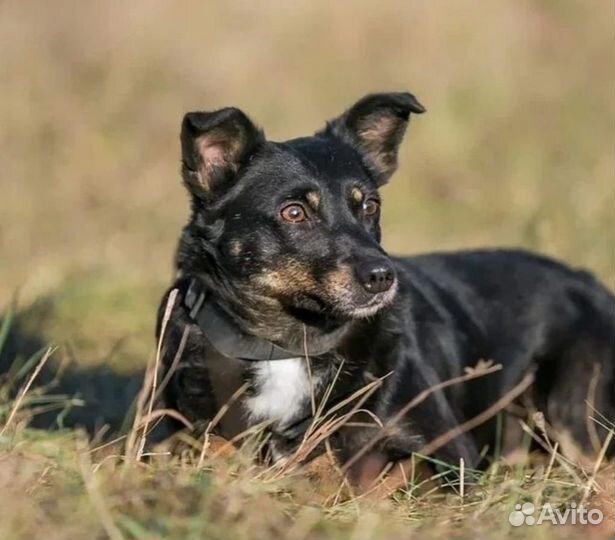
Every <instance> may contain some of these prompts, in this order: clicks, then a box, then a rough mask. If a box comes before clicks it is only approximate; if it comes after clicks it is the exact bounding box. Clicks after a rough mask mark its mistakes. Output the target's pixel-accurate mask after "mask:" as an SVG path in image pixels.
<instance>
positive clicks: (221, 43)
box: [0, 0, 615, 539]
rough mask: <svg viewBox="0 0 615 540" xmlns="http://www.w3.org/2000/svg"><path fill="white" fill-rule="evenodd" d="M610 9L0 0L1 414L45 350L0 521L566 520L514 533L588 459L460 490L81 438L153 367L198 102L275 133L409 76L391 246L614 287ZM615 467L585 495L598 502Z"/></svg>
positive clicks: (6, 434)
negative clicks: (517, 507)
mask: <svg viewBox="0 0 615 540" xmlns="http://www.w3.org/2000/svg"><path fill="white" fill-rule="evenodd" d="M612 11H613V10H612V6H611V5H610V3H608V2H597V3H595V4H592V6H591V7H589V6H586V5H585V4H583V3H579V2H573V1H572V0H559V1H558V2H548V1H545V2H529V1H520V2H509V3H498V2H480V1H478V0H464V1H458V2H446V3H442V2H424V1H416V2H406V1H403V0H393V1H391V2H387V3H379V4H378V5H376V4H368V3H356V2H353V3H349V2H343V1H342V2H335V3H331V2H325V1H324V0H316V1H308V0H298V1H296V2H292V3H286V4H280V3H277V2H271V1H265V2H259V3H258V4H254V5H251V4H247V3H244V2H241V1H239V0H234V1H232V2H213V3H212V2H209V3H203V2H196V1H194V0H187V2H185V3H182V4H180V5H176V4H171V3H164V2H150V1H147V0H134V1H133V2H130V4H129V5H128V4H126V3H124V2H113V1H112V2H104V3H97V4H94V3H74V2H70V1H69V0H58V1H57V2H53V5H52V4H51V3H46V2H42V1H40V0H32V1H30V2H4V3H2V4H0V61H1V63H2V66H3V68H4V69H3V70H2V73H0V96H1V98H2V99H0V117H1V118H2V122H1V123H0V158H1V163H2V169H1V170H0V187H1V188H2V189H1V190H0V311H1V312H2V313H1V315H0V316H1V318H2V321H3V326H0V349H1V351H0V373H2V374H3V375H2V376H1V377H2V378H1V379H0V381H1V382H0V429H3V427H2V426H5V423H6V421H7V419H8V415H10V414H11V411H12V410H13V408H14V405H15V400H16V399H17V398H18V396H19V392H20V389H22V388H24V385H25V384H26V383H27V381H28V377H30V376H31V374H32V373H33V370H34V369H35V368H36V366H37V365H38V363H39V362H40V361H41V359H42V358H43V355H44V354H45V351H46V350H47V348H48V347H49V345H50V344H53V345H55V346H56V349H55V350H54V352H53V354H52V355H51V356H50V357H49V358H48V360H47V362H46V364H45V365H44V366H43V367H42V368H41V370H40V373H39V374H38V375H37V377H36V380H35V381H34V383H33V385H32V386H31V388H30V389H29V390H28V392H27V393H24V394H23V397H22V401H21V404H20V406H19V408H17V409H16V412H15V414H14V415H13V418H12V419H11V422H10V424H9V426H8V427H6V429H4V431H3V434H2V436H1V437H0V445H1V450H2V453H1V454H0V488H1V489H0V537H1V538H11V539H13V538H16V539H18V538H33V537H40V536H41V534H42V533H43V532H44V536H45V537H49V538H51V539H53V538H62V539H65V538H73V537H74V538H84V537H88V538H90V537H92V538H98V537H100V538H105V537H110V538H113V539H115V538H120V537H123V538H157V537H159V538H171V537H172V538H228V537H233V538H235V537H236V538H244V537H245V538H248V537H249V538H254V537H261V536H262V537H269V536H274V537H284V538H321V537H332V538H365V537H374V538H376V537H378V538H401V537H407V536H409V535H413V536H415V537H419V538H421V537H430V536H445V537H446V536H459V537H464V536H465V537H480V536H481V535H482V536H484V537H489V538H493V537H498V536H502V537H504V536H510V537H515V536H517V537H536V538H543V537H544V538H556V537H558V535H559V536H560V537H566V536H567V535H569V534H579V533H578V531H571V530H570V529H569V528H566V527H544V526H543V527H534V528H521V529H520V530H519V529H512V528H510V527H509V526H508V521H507V518H508V513H509V512H510V510H511V508H513V507H514V504H515V503H516V502H517V501H540V500H548V501H549V502H552V503H554V504H564V503H565V502H566V501H579V500H581V499H582V498H583V497H584V496H585V488H586V486H588V485H589V484H588V483H589V480H590V476H591V474H592V471H586V472H583V471H580V470H578V469H575V468H571V467H569V466H567V465H566V464H565V463H563V462H562V461H561V460H560V459H559V458H558V459H555V458H554V462H553V465H552V466H551V467H550V466H549V464H550V462H549V455H547V457H546V460H545V459H542V460H541V459H538V458H535V457H532V458H530V459H529V460H522V461H521V462H519V463H512V464H511V463H506V462H505V461H504V460H498V461H496V462H495V463H494V464H493V466H492V468H491V469H490V470H489V471H488V472H487V473H486V474H484V475H481V476H480V477H479V478H478V479H477V485H475V486H465V488H466V489H465V493H464V497H463V499H462V498H461V497H460V495H459V493H457V492H456V491H455V489H458V488H455V489H452V490H448V491H446V490H445V491H442V490H433V491H432V489H433V486H431V485H430V484H429V483H425V484H424V485H423V486H421V487H418V486H415V485H413V486H411V487H410V489H409V490H408V491H407V492H399V493H396V494H395V495H394V496H393V497H391V498H388V499H386V500H382V501H378V502H374V501H372V500H364V499H358V500H357V499H356V498H353V497H351V496H349V495H348V494H344V493H343V494H342V495H340V497H339V498H338V499H337V500H336V499H335V497H331V493H332V492H333V493H336V492H337V488H338V483H337V482H338V479H337V478H336V476H335V472H334V471H331V470H329V469H327V470H328V472H327V473H326V474H325V475H324V478H325V479H326V478H329V479H330V482H326V481H324V480H323V475H321V476H320V477H319V478H320V480H318V481H315V480H313V479H310V475H309V474H308V473H301V472H293V473H292V474H290V473H289V474H285V475H279V474H277V473H276V474H274V472H273V471H268V470H261V469H259V468H258V467H257V466H256V465H254V464H253V462H252V460H251V459H250V450H249V449H248V448H246V449H245V450H243V451H242V452H240V453H238V454H236V455H233V456H225V457H223V456H218V457H213V456H212V455H210V454H209V453H208V452H206V453H205V454H203V458H202V459H201V452H200V450H201V449H200V444H201V443H197V444H196V449H194V450H193V451H192V453H190V452H186V453H184V454H182V455H180V456H176V457H171V456H166V455H160V456H155V457H153V458H152V459H151V460H149V461H147V462H138V463H137V462H135V460H134V456H132V454H131V455H130V456H129V457H130V459H127V458H126V445H125V441H119V442H118V443H117V444H116V445H112V446H107V447H104V448H101V449H100V450H96V451H92V450H93V449H94V448H95V447H96V446H99V445H100V444H102V441H103V440H108V439H109V438H112V434H114V433H115V434H116V433H127V432H128V431H129V430H130V425H131V424H130V422H131V418H130V415H129V414H127V412H128V411H130V410H131V407H132V406H133V403H134V401H135V396H136V395H137V393H138V391H139V388H140V386H141V381H142V376H143V371H144V369H145V368H146V366H147V364H148V361H152V360H153V359H155V350H154V348H153V337H152V336H153V326H154V315H155V310H156V307H157V303H158V300H159V298H160V296H161V294H162V292H163V290H164V289H165V288H166V286H167V284H168V283H169V280H170V278H171V276H172V265H171V260H172V253H173V250H174V248H175V242H176V239H177V235H178V232H179V229H180V227H181V226H182V224H183V221H184V220H185V217H186V212H187V204H186V202H187V201H186V197H185V195H184V193H183V190H182V188H181V185H180V182H179V175H178V160H179V153H178V152H179V150H178V144H177V136H178V129H179V122H180V118H181V116H182V114H183V113H184V112H185V111H187V110H191V109H200V108H204V109H211V108H215V107H219V106H223V105H229V104H230V105H238V106H241V107H243V108H244V109H245V110H247V111H248V112H249V113H250V114H251V115H252V116H253V117H254V119H255V120H256V121H258V122H260V123H262V125H264V127H265V128H266V131H267V133H268V134H269V136H270V137H271V138H273V139H278V140H279V139H284V138H287V137H292V136H296V135H298V134H302V133H306V132H309V131H313V130H315V129H317V128H319V127H320V126H321V125H322V123H323V122H324V120H325V119H326V118H330V117H332V116H333V115H335V114H338V113H339V112H340V111H341V110H343V109H344V108H345V107H347V106H348V105H349V104H350V102H351V101H352V100H353V99H356V98H358V97H359V96H361V95H362V94H363V93H365V92H368V91H373V90H379V89H410V90H411V91H413V92H414V93H416V95H417V96H418V97H419V98H420V100H421V101H422V102H424V104H425V105H426V107H427V108H428V113H427V114H426V115H423V116H421V117H420V118H418V117H417V118H416V120H415V121H413V122H412V125H411V127H410V130H409V133H408V136H407V139H406V141H405V143H404V145H403V155H402V156H401V167H400V170H399V171H398V173H397V175H396V176H395V177H394V179H393V181H392V183H391V185H390V186H387V187H386V188H385V189H384V193H383V195H384V238H385V245H386V247H387V249H389V251H391V252H395V253H415V252H421V251H427V250H434V249H452V248H461V247H473V246H484V245H518V246H524V247H528V248H531V249H535V250H539V251H542V252H545V253H548V254H551V255H554V256H557V257H559V258H562V259H564V260H566V261H568V262H570V263H571V264H573V265H575V266H584V267H587V268H589V269H591V270H592V271H594V272H595V273H596V274H597V275H598V276H599V277H600V278H601V279H602V280H603V281H605V282H606V283H607V284H608V285H609V286H610V287H611V288H615V212H613V205H614V204H615V182H614V181H613V170H614V167H615V155H614V154H613V152H612V142H613V139H612V126H613V121H615V100H614V99H613V88H614V87H615V73H614V72H613V69H612V66H613V63H614V61H615V50H613V47H612V46H611V45H612V41H613V37H614V36H613V25H612V16H613V13H612ZM11 314H12V315H11ZM105 426H108V427H105ZM50 428H53V429H50ZM95 434H98V438H96V437H95ZM93 437H94V438H93ZM528 437H529V435H528ZM551 455H552V456H553V455H555V454H553V453H551ZM610 467H611V468H609V466H607V465H604V468H603V469H601V470H600V471H598V472H597V475H596V484H595V485H594V484H592V485H591V487H592V489H591V490H590V493H589V497H590V499H589V500H590V502H591V504H596V505H603V507H604V508H605V513H606V510H607V509H610V510H609V511H610V515H611V516H612V515H613V508H614V507H615V502H614V501H613V497H612V494H613V493H614V489H615V488H614V487H613V485H612V481H613V476H614V474H613V470H612V465H611V466H610ZM608 527H610V531H611V532H612V531H613V530H615V525H613V523H612V521H611V522H609V525H608ZM608 527H607V526H605V527H603V528H593V529H592V531H587V534H590V532H591V533H592V534H594V535H596V536H597V537H600V535H602V536H604V537H608V534H609V533H608ZM583 534H585V533H583Z"/></svg>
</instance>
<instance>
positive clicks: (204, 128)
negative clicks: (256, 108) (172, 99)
mask: <svg viewBox="0 0 615 540" xmlns="http://www.w3.org/2000/svg"><path fill="white" fill-rule="evenodd" d="M264 142H265V137H264V135H263V132H262V131H261V130H260V129H259V128H257V127H256V126H255V125H254V124H253V123H252V121H251V120H250V119H249V118H248V117H247V116H246V115H245V114H244V113H243V112H242V111H240V110H239V109H235V108H234V107H227V108H225V109H220V110H219V111H214V112H190V113H188V114H186V115H185V116H184V120H183V122H182V130H181V146H182V176H183V178H184V182H185V183H186V186H187V187H188V189H189V190H190V192H191V193H192V194H193V195H195V196H196V197H199V198H201V199H205V200H208V199H211V198H213V197H215V196H216V195H217V194H219V193H220V192H221V191H222V190H224V189H226V188H227V187H228V186H229V185H230V184H231V183H232V181H233V179H234V178H235V177H236V176H237V173H238V172H239V170H240V169H241V167H242V166H243V165H245V164H246V163H247V161H248V160H249V159H250V157H251V156H252V155H253V154H254V153H255V152H256V151H257V150H258V148H259V147H260V146H261V145H262V144H263V143H264Z"/></svg>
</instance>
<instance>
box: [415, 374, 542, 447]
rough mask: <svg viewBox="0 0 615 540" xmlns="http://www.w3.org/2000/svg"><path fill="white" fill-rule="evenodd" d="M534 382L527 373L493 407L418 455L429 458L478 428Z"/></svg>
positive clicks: (442, 437) (439, 438) (432, 442)
mask: <svg viewBox="0 0 615 540" xmlns="http://www.w3.org/2000/svg"><path fill="white" fill-rule="evenodd" d="M533 381H534V375H533V374H532V373H528V374H527V375H526V376H525V377H523V379H521V382H519V384H517V385H516V386H515V387H514V388H512V389H511V390H509V391H508V392H506V394H504V395H503V396H502V397H501V398H500V399H498V400H497V401H496V402H495V403H494V404H493V405H491V406H490V407H488V408H487V409H485V410H484V411H483V412H481V413H480V414H477V415H476V416H474V417H472V418H470V419H469V420H467V421H465V422H463V423H462V424H459V426H457V427H456V428H455V429H451V430H449V431H447V432H446V433H443V434H442V435H440V436H438V437H436V438H435V439H434V440H433V441H431V442H430V443H428V444H426V445H425V446H424V447H423V448H422V449H421V450H420V452H419V454H421V455H424V456H429V455H431V454H433V453H434V452H435V451H436V450H438V449H439V448H442V447H443V446H444V445H446V444H448V443H449V442H451V441H452V440H453V439H455V438H456V437H458V436H459V435H461V434H462V433H465V432H467V431H471V430H472V429H474V428H475V427H478V426H480V425H481V424H482V423H484V422H486V421H487V420H489V418H491V417H493V416H495V415H496V414H497V413H498V412H500V411H501V410H503V409H504V408H506V407H507V406H508V405H509V404H510V403H511V402H512V401H513V400H515V399H516V398H517V397H519V396H520V395H521V394H522V393H523V392H525V390H527V388H528V387H529V386H530V384H532V382H533Z"/></svg>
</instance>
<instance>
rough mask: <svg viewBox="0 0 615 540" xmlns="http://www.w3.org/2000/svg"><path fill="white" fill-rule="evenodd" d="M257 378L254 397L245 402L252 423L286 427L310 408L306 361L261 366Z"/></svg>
mask: <svg viewBox="0 0 615 540" xmlns="http://www.w3.org/2000/svg"><path fill="white" fill-rule="evenodd" d="M253 376H254V379H253V383H252V384H253V388H254V395H253V396H252V397H250V398H248V399H247V400H246V401H245V402H244V403H245V406H246V408H247V412H248V415H249V417H250V420H252V421H255V422H263V421H273V422H274V423H276V424H281V425H284V424H286V423H289V422H291V421H292V420H294V419H296V417H297V416H298V415H299V414H300V413H301V411H302V410H303V408H304V407H305V406H306V405H307V404H309V400H310V397H311V393H312V385H311V384H310V377H309V374H308V370H307V366H306V360H305V358H289V359H288V360H272V361H271V362H258V364H257V365H256V366H254V372H253ZM311 382H312V383H313V384H314V386H315V385H316V381H314V380H312V381H311Z"/></svg>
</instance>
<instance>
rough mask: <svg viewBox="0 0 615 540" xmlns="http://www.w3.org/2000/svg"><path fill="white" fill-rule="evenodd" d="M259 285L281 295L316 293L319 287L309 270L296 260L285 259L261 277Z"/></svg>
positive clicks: (259, 277) (258, 280) (258, 281)
mask: <svg viewBox="0 0 615 540" xmlns="http://www.w3.org/2000/svg"><path fill="white" fill-rule="evenodd" d="M256 280H257V283H259V284H260V285H261V286H264V287H266V288H268V289H270V290H272V291H274V292H276V293H279V294H285V295H289V294H293V293H298V292H314V291H317V290H318V289H319V285H318V283H317V282H316V280H315V279H314V277H313V276H312V275H311V273H310V272H309V270H308V269H307V268H306V267H305V266H304V265H303V264H301V263H300V262H298V261H296V260H294V259H285V260H283V261H281V262H280V263H279V264H278V265H276V266H275V267H274V268H273V269H271V270H270V271H268V272H266V273H264V274H261V275H259V276H258V277H257V278H256Z"/></svg>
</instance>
